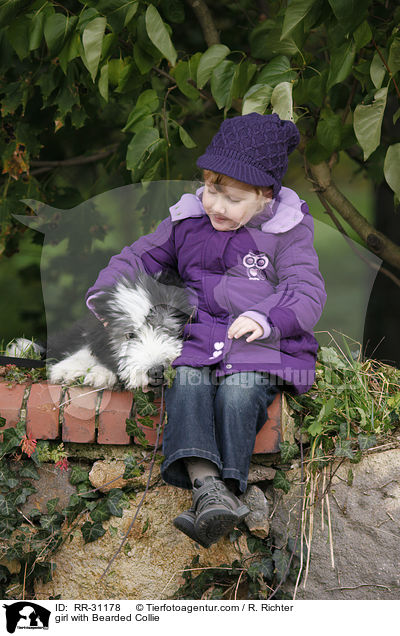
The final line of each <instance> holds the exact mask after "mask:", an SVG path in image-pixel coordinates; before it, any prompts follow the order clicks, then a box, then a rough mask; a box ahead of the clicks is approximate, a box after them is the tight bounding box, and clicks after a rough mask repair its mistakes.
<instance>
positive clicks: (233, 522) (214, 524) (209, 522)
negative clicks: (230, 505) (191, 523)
mask: <svg viewBox="0 0 400 636" xmlns="http://www.w3.org/2000/svg"><path fill="white" fill-rule="evenodd" d="M249 512H250V510H249V508H248V507H247V506H241V507H240V508H238V509H237V511H236V512H233V511H229V510H226V509H225V510H224V509H218V508H217V509H215V508H214V509H209V510H205V511H204V512H203V513H202V514H200V515H199V517H198V518H197V520H196V523H195V532H196V534H197V536H198V537H199V539H200V540H201V541H203V542H207V543H209V544H210V545H211V544H212V543H215V542H216V541H218V540H219V539H222V537H224V536H225V535H226V534H228V532H231V530H233V529H234V527H235V526H237V525H238V524H239V523H241V521H243V519H244V518H245V517H247V515H248V514H249Z"/></svg>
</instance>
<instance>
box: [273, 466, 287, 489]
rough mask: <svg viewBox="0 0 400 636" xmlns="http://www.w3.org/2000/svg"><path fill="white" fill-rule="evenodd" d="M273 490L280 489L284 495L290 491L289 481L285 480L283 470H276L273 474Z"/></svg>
mask: <svg viewBox="0 0 400 636" xmlns="http://www.w3.org/2000/svg"><path fill="white" fill-rule="evenodd" d="M273 486H274V488H280V490H283V491H284V492H285V493H288V492H289V490H290V481H289V480H288V479H287V478H286V474H285V473H284V472H283V470H277V471H276V473H275V477H274V480H273Z"/></svg>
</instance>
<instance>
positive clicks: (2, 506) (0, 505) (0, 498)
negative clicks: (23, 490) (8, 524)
mask: <svg viewBox="0 0 400 636" xmlns="http://www.w3.org/2000/svg"><path fill="white" fill-rule="evenodd" d="M8 497H9V495H8ZM8 497H7V498H6V497H4V495H0V516H1V517H12V516H13V515H14V514H15V511H16V509H15V504H14V502H11V501H10V499H9V498H8Z"/></svg>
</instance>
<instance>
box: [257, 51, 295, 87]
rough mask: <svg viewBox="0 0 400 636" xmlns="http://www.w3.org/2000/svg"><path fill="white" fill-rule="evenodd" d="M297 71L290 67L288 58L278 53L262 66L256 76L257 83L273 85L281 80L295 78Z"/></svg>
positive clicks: (287, 80)
mask: <svg viewBox="0 0 400 636" xmlns="http://www.w3.org/2000/svg"><path fill="white" fill-rule="evenodd" d="M296 77H297V73H296V72H295V71H293V70H292V69H291V66H290V61H289V58H288V57H286V55H278V56H277V57H275V58H274V59H273V60H271V61H270V62H268V64H267V65H266V66H264V67H263V68H262V69H261V71H260V73H259V75H258V76H257V84H269V85H270V86H272V87H274V86H276V85H277V84H280V83H281V82H290V81H291V80H295V79H296Z"/></svg>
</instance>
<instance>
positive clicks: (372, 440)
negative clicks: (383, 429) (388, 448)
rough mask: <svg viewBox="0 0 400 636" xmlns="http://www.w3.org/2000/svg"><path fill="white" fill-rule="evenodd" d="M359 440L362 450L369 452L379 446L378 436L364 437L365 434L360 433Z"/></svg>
mask: <svg viewBox="0 0 400 636" xmlns="http://www.w3.org/2000/svg"><path fill="white" fill-rule="evenodd" d="M357 440H358V445H359V447H360V450H367V449H368V448H372V447H373V446H376V444H377V440H376V435H364V434H363V433H360V434H359V435H358V436H357Z"/></svg>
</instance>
